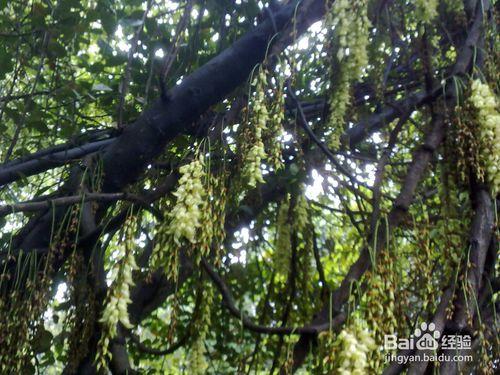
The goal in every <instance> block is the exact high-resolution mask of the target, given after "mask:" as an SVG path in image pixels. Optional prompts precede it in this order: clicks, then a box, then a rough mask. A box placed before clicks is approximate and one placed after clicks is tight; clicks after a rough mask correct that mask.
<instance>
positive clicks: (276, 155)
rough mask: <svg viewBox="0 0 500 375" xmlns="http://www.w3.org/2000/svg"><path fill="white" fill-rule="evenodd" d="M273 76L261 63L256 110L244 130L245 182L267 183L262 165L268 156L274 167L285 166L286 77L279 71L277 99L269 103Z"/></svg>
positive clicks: (276, 90)
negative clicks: (283, 159)
mask: <svg viewBox="0 0 500 375" xmlns="http://www.w3.org/2000/svg"><path fill="white" fill-rule="evenodd" d="M272 82H273V80H271V79H269V73H268V72H267V70H266V69H265V68H263V67H262V66H261V67H259V69H258V72H257V76H256V77H255V80H254V82H252V84H253V85H254V86H255V97H254V99H253V106H252V113H251V116H250V118H249V120H248V124H247V126H244V127H243V134H242V139H243V143H242V151H241V152H242V155H243V157H242V161H243V168H242V172H241V175H242V178H243V181H244V184H245V185H246V186H248V187H250V188H255V187H256V186H257V184H258V183H263V182H264V178H263V177H262V170H261V165H262V162H263V161H264V160H266V159H267V160H268V162H269V165H270V166H272V167H273V168H274V169H279V168H281V167H282V166H283V162H282V159H281V152H282V145H281V142H280V140H279V137H280V135H281V133H282V131H283V126H282V123H283V120H284V117H285V113H284V110H285V99H284V93H283V80H282V78H281V77H280V75H278V76H277V77H276V78H275V81H274V83H275V87H273V101H272V102H270V103H269V99H268V98H267V96H266V90H267V88H268V87H269V86H270V85H271V84H272Z"/></svg>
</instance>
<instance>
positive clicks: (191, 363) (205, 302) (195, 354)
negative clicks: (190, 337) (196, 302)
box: [188, 284, 215, 375]
mask: <svg viewBox="0 0 500 375" xmlns="http://www.w3.org/2000/svg"><path fill="white" fill-rule="evenodd" d="M201 287H202V288H201V290H200V293H202V300H201V304H200V315H199V318H198V319H197V322H196V325H195V329H196V333H194V334H196V335H197V337H196V340H195V341H194V342H193V344H192V345H191V350H190V351H189V355H188V374H195V375H202V374H206V370H207V368H208V363H207V361H206V359H205V345H204V342H205V339H206V336H207V334H208V332H209V328H210V321H211V310H210V309H211V307H212V304H213V300H214V297H215V296H214V289H213V287H212V286H211V285H203V284H202V285H201Z"/></svg>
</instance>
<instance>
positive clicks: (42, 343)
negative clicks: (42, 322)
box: [32, 328, 54, 353]
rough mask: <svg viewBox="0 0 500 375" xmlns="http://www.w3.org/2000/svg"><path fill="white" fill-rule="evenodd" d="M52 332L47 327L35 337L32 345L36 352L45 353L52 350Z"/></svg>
mask: <svg viewBox="0 0 500 375" xmlns="http://www.w3.org/2000/svg"><path fill="white" fill-rule="evenodd" d="M53 338H54V336H52V333H50V332H49V331H47V330H45V329H43V328H42V329H40V330H39V331H38V332H37V334H36V336H35V337H34V338H33V342H32V347H33V350H34V351H35V353H45V352H48V351H49V350H50V346H51V344H52V339H53Z"/></svg>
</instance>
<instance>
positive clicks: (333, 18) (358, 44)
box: [326, 0, 370, 149]
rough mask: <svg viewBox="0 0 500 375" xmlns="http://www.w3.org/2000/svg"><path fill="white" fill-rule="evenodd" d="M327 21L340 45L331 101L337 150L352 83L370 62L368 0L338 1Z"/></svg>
mask: <svg viewBox="0 0 500 375" xmlns="http://www.w3.org/2000/svg"><path fill="white" fill-rule="evenodd" d="M326 23H327V25H328V26H329V27H332V28H335V34H334V37H335V40H336V46H337V54H336V59H337V61H336V64H332V69H333V71H332V80H333V81H332V88H331V91H332V95H331V97H330V99H329V102H328V105H329V110H330V116H329V119H328V126H329V129H330V134H329V138H330V139H329V146H330V147H331V148H333V149H337V148H338V147H339V144H340V134H341V133H342V131H343V128H344V117H345V114H346V111H347V107H348V105H349V102H350V85H351V82H352V81H357V80H359V79H360V78H361V74H362V72H363V68H364V67H365V66H367V65H368V53H367V46H368V42H369V40H368V36H369V28H370V21H369V19H368V1H367V0H354V1H349V0H337V1H335V2H334V3H333V5H332V7H331V9H330V11H329V12H328V14H327V18H326Z"/></svg>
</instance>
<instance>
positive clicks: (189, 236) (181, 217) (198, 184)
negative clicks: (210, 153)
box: [151, 157, 206, 280]
mask: <svg viewBox="0 0 500 375" xmlns="http://www.w3.org/2000/svg"><path fill="white" fill-rule="evenodd" d="M204 164H205V163H204V161H203V159H202V157H195V158H194V159H193V161H191V162H190V163H189V164H186V165H183V166H182V167H180V168H179V172H180V174H181V178H180V179H179V184H178V187H177V190H176V191H175V192H174V193H173V195H174V196H175V197H176V198H177V199H176V202H175V205H174V206H173V207H171V208H170V209H169V210H168V213H167V215H166V218H165V220H164V221H163V222H161V223H160V224H159V225H158V227H157V233H156V236H155V245H154V247H153V253H152V256H151V262H152V265H153V267H154V268H162V269H164V270H165V271H166V273H167V275H168V276H169V277H170V278H172V279H173V280H175V279H176V278H177V270H178V248H179V246H180V245H181V244H183V242H187V243H188V244H192V245H194V244H196V243H197V242H198V232H199V230H200V228H202V225H203V217H204V214H203V211H204V210H203V209H204V207H206V205H205V200H206V190H205V188H204V186H203V177H204V176H205V171H204Z"/></svg>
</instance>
